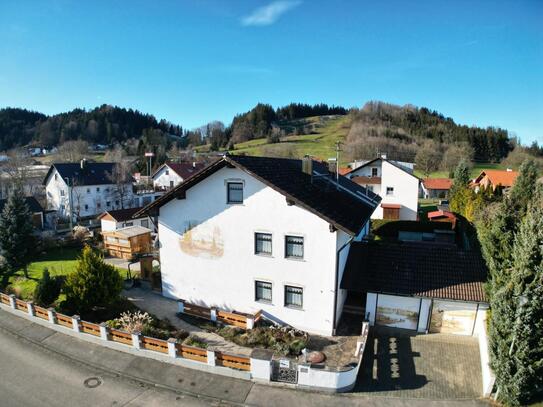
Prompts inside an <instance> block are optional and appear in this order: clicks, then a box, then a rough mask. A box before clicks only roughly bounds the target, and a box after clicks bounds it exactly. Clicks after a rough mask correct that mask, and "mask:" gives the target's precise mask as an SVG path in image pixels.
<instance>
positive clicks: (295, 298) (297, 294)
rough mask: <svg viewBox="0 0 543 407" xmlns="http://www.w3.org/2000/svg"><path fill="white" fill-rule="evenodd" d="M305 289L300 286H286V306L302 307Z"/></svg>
mask: <svg viewBox="0 0 543 407" xmlns="http://www.w3.org/2000/svg"><path fill="white" fill-rule="evenodd" d="M303 299H304V290H303V288H300V287H292V286H290V285H286V286H285V307H293V308H302V306H303Z"/></svg>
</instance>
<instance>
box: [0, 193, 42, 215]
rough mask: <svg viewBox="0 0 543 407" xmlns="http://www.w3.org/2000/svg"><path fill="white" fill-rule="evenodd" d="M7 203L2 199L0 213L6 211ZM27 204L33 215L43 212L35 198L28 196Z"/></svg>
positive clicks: (0, 200)
mask: <svg viewBox="0 0 543 407" xmlns="http://www.w3.org/2000/svg"><path fill="white" fill-rule="evenodd" d="M7 201H8V200H7V199H0V212H2V211H3V210H4V206H5V205H6V203H7ZM25 202H26V204H27V206H28V209H29V210H30V212H31V213H38V212H43V207H42V206H41V205H40V203H39V202H38V201H37V199H36V198H34V197H33V196H26V197H25Z"/></svg>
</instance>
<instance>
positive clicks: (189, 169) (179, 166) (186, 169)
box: [166, 163, 205, 179]
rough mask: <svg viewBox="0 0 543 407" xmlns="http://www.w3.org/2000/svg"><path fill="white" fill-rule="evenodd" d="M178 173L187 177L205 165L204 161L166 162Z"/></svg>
mask: <svg viewBox="0 0 543 407" xmlns="http://www.w3.org/2000/svg"><path fill="white" fill-rule="evenodd" d="M166 165H167V166H168V167H170V168H171V169H172V170H173V171H175V173H176V174H177V175H179V176H180V177H181V178H183V179H187V178H189V177H190V176H192V175H193V174H195V173H197V172H198V171H200V170H201V169H203V168H204V167H205V164H203V163H166Z"/></svg>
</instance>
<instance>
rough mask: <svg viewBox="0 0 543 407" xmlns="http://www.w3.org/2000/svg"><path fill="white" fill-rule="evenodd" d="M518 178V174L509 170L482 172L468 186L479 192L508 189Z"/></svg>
mask: <svg viewBox="0 0 543 407" xmlns="http://www.w3.org/2000/svg"><path fill="white" fill-rule="evenodd" d="M517 177H518V172H517V171H513V170H511V169H510V168H508V169H507V170H483V171H481V173H480V174H479V176H478V177H477V178H475V179H474V180H473V181H472V182H471V184H470V186H471V187H472V188H473V189H474V190H475V192H479V190H480V189H481V188H485V189H487V188H492V190H493V191H495V190H496V188H500V189H508V188H511V187H512V186H513V184H514V183H515V180H516V179H517Z"/></svg>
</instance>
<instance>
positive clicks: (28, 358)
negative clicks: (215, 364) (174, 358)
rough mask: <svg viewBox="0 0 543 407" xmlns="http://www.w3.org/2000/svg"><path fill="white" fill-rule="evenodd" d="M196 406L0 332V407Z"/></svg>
mask: <svg viewBox="0 0 543 407" xmlns="http://www.w3.org/2000/svg"><path fill="white" fill-rule="evenodd" d="M210 404H215V405H217V404H216V403H212V402H211V401H209V400H201V399H198V398H196V397H191V396H187V395H183V394H177V393H174V392H172V391H169V390H162V389H158V388H155V387H151V386H148V385H145V384H143V383H138V382H135V381H130V380H126V379H124V378H121V377H116V376H115V375H108V374H107V373H105V372H104V371H97V370H95V369H93V368H90V367H88V366H86V365H84V364H81V363H77V362H74V361H73V360H71V359H68V358H64V357H62V356H60V355H58V354H57V353H54V352H50V351H48V350H46V349H44V348H43V347H40V346H37V345H35V344H33V343H31V342H29V341H26V340H24V339H22V338H20V337H15V336H13V335H11V334H9V333H6V332H5V331H2V330H0V405H1V406H3V407H12V406H13V407H16V406H21V407H23V406H24V407H33V406H36V407H38V406H40V407H45V406H81V407H83V406H93V407H95V406H119V407H120V406H130V407H135V406H190V407H192V406H207V405H210Z"/></svg>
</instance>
